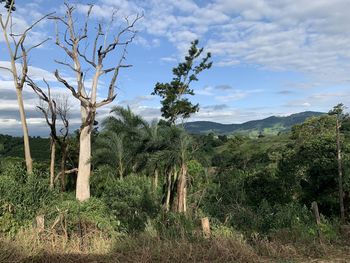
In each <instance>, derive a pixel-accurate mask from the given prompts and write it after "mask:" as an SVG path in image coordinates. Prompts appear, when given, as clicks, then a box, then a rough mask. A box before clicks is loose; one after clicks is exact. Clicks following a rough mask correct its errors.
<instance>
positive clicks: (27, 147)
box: [16, 88, 33, 174]
mask: <svg viewBox="0 0 350 263" xmlns="http://www.w3.org/2000/svg"><path fill="white" fill-rule="evenodd" d="M16 95H17V103H18V108H19V115H20V118H21V124H22V130H23V142H24V157H25V161H26V167H27V173H28V174H32V173H33V160H32V156H31V154H30V144H29V134H28V125H27V119H26V114H25V111H24V104H23V97H22V90H21V89H18V88H16Z"/></svg>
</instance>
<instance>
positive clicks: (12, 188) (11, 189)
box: [0, 160, 58, 231]
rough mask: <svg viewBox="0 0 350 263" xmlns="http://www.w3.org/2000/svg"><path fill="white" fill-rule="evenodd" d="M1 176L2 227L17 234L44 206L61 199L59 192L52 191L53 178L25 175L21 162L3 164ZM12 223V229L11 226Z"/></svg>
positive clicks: (0, 203) (42, 175) (0, 210)
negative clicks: (18, 229) (50, 179)
mask: <svg viewBox="0 0 350 263" xmlns="http://www.w3.org/2000/svg"><path fill="white" fill-rule="evenodd" d="M1 167H2V171H1V174H0V193H1V195H0V224H1V225H2V228H3V229H6V228H8V227H10V228H11V231H15V230H16V229H14V227H15V228H17V226H18V225H28V224H31V222H32V221H33V219H34V218H35V217H36V215H37V214H38V213H40V210H41V209H43V207H46V206H50V204H51V203H52V202H53V201H54V200H55V199H56V198H57V196H58V195H57V192H55V191H51V190H50V189H49V184H48V178H49V175H48V174H45V173H41V172H39V171H37V170H36V171H35V172H34V173H33V174H32V175H28V174H27V173H26V172H25V169H24V166H23V165H22V163H21V162H17V161H16V160H9V161H7V162H4V161H3V162H2V166H1ZM6 222H7V223H8V224H10V225H8V226H6V225H7V223H6Z"/></svg>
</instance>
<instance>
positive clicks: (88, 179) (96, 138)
mask: <svg viewBox="0 0 350 263" xmlns="http://www.w3.org/2000/svg"><path fill="white" fill-rule="evenodd" d="M0 4H1V5H2V6H3V7H5V9H6V14H2V16H1V17H0V25H1V30H2V34H3V36H4V39H5V45H6V50H7V55H6V56H5V57H6V58H7V59H8V61H9V62H10V63H8V64H7V66H6V67H3V66H1V67H0V68H1V69H2V70H3V71H8V73H9V75H10V76H11V78H12V81H13V84H14V87H13V92H14V93H16V96H17V99H18V100H17V101H18V109H19V112H20V116H21V127H22V129H23V136H22V137H13V136H10V135H0V262H106V263H107V262H281V263H282V262H349V261H347V260H349V259H350V248H349V241H350V224H349V221H350V178H349V173H350V166H349V161H350V118H349V115H348V114H347V111H346V109H347V108H346V106H345V105H343V104H342V103H339V104H337V105H334V107H333V108H330V109H329V112H328V113H324V114H321V113H317V116H314V117H310V118H307V119H306V120H305V121H303V122H301V123H299V124H295V125H293V126H291V128H289V127H288V129H286V130H283V131H282V132H273V133H272V134H264V132H262V131H261V132H259V133H253V134H249V133H244V132H241V133H227V134H218V133H215V132H205V133H198V132H194V131H193V129H192V130H191V129H187V128H186V121H187V120H188V119H189V118H190V117H191V116H192V115H193V114H195V113H196V112H198V110H199V109H200V107H201V105H199V104H195V103H193V102H192V100H191V99H192V98H193V97H194V96H196V95H195V92H194V90H193V89H192V85H193V83H195V82H196V81H198V80H199V78H200V76H202V75H205V74H206V73H207V72H209V71H210V70H211V69H212V66H213V60H212V55H211V53H209V52H208V53H206V51H205V49H204V48H201V47H200V44H199V41H198V40H193V41H192V42H191V46H190V48H189V50H188V51H187V53H186V55H185V57H184V58H183V60H182V62H180V63H179V64H178V65H177V66H176V67H174V68H173V69H172V75H173V78H172V79H171V80H170V81H169V82H158V83H155V85H154V91H153V93H152V94H153V95H154V96H159V98H160V101H161V109H160V110H161V114H162V118H161V119H160V120H155V121H153V122H149V121H146V120H145V119H144V118H143V117H142V116H140V115H138V114H136V113H135V112H134V110H133V109H132V108H131V107H122V106H120V105H117V104H113V107H112V108H111V111H110V112H109V114H108V116H107V117H106V118H104V119H103V120H102V121H97V119H96V116H97V113H98V111H99V110H100V108H101V107H103V106H105V105H108V104H110V105H112V103H113V101H114V100H115V98H116V97H117V93H116V91H115V85H116V81H117V80H118V77H119V73H120V74H123V73H124V70H132V69H129V67H130V65H128V64H126V56H127V52H126V50H127V48H128V46H129V45H130V44H131V43H132V41H133V39H134V37H135V34H136V30H134V25H135V24H136V23H138V22H139V20H141V19H142V17H143V15H142V14H139V15H136V16H134V17H132V18H129V19H127V20H126V22H125V23H126V24H125V27H123V28H121V29H120V30H119V31H118V32H116V33H115V34H116V36H117V37H110V38H108V37H106V35H108V29H106V30H107V31H104V30H105V29H104V28H102V26H100V25H99V27H98V28H97V32H95V33H96V34H95V35H94V36H93V37H91V35H88V33H87V32H88V30H89V29H90V28H89V19H90V15H91V12H92V10H93V6H92V5H91V6H89V7H88V8H87V12H86V14H84V16H83V17H85V19H86V20H81V21H85V22H83V23H82V24H76V23H77V22H76V21H77V17H79V14H76V12H75V11H76V10H75V8H74V5H71V4H70V3H68V2H65V14H64V15H63V16H58V15H57V14H48V15H45V16H44V17H40V18H39V19H38V20H37V21H36V22H34V23H33V24H32V25H30V26H29V27H28V28H27V29H26V30H25V31H24V32H20V33H19V34H13V33H12V19H11V17H12V15H13V13H15V12H17V10H18V9H19V8H20V5H19V4H17V3H15V1H14V0H8V1H0ZM80 15H81V14H80ZM76 16H77V17H76ZM44 20H53V21H55V22H56V23H57V25H58V26H57V30H61V31H63V32H65V33H63V34H58V33H57V34H56V39H54V40H53V41H54V42H55V45H56V47H57V48H58V49H60V50H61V51H62V52H63V53H64V54H65V55H66V57H67V58H68V59H66V60H62V61H57V67H58V69H57V70H56V71H55V73H54V77H55V78H56V81H57V82H58V83H60V84H61V85H62V89H66V90H68V92H69V96H71V97H72V98H73V99H75V101H76V102H77V103H79V105H80V115H81V116H80V117H81V123H80V126H79V127H80V128H79V129H77V130H72V128H71V126H70V125H71V123H70V119H69V116H70V113H71V112H70V110H71V109H70V107H69V105H68V99H67V98H65V97H55V96H54V95H52V94H51V87H50V83H49V82H48V81H46V80H45V79H44V80H37V79H35V78H32V76H31V75H30V71H29V70H28V68H29V67H30V66H28V54H29V53H30V52H31V51H32V50H33V49H37V48H39V46H40V45H42V44H44V42H46V40H45V41H44V42H40V43H30V42H29V43H27V41H26V37H27V35H30V33H31V30H32V29H33V28H35V27H36V26H38V24H40V23H42V22H43V21H44ZM78 26H80V27H81V28H80V29H79V30H78V29H77V27H78ZM91 30H92V29H91ZM57 32H58V31H57ZM85 41H87V42H88V43H90V45H89V46H88V47H87V48H86V49H85V50H84V48H82V47H81V46H82V45H83V44H82V43H83V42H85ZM108 41H110V42H108ZM0 44H2V43H0ZM116 50H118V52H115V51H116ZM90 54H92V55H91V57H90ZM86 66H89V68H90V69H91V70H90V71H88V72H86V71H84V69H83V68H85V67H86ZM63 68H64V69H65V70H63ZM67 70H69V71H70V72H71V73H72V75H73V76H74V77H67V75H66V74H64V73H63V72H66V71H67ZM169 70H171V69H169ZM3 71H1V72H3ZM119 71H120V72H119ZM89 74H91V75H89ZM89 77H92V79H93V80H92V81H91V82H88V81H86V78H89ZM101 79H102V80H103V82H104V84H106V97H105V98H103V99H101V100H100V96H101V95H100V94H99V93H101V92H102V91H101V90H99V89H100V88H101V87H100V85H99V84H98V83H99V81H101ZM89 85H90V86H89ZM88 86H89V87H88ZM0 88H1V87H0ZM23 90H29V91H30V92H32V93H33V94H34V95H35V96H37V98H38V101H39V100H40V104H38V106H37V110H38V112H40V114H42V118H44V119H45V122H46V125H47V130H48V131H49V136H48V137H46V138H44V137H39V136H30V132H29V131H28V125H27V122H26V121H27V120H26V115H25V111H26V109H25V108H24V106H23V101H24V99H23V97H22V93H23ZM98 94H99V95H98Z"/></svg>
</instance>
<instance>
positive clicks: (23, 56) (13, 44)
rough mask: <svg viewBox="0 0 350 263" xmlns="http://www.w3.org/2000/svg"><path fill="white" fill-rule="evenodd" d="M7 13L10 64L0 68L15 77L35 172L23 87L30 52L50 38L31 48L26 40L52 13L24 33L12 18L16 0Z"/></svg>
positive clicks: (1, 21) (1, 22)
mask: <svg viewBox="0 0 350 263" xmlns="http://www.w3.org/2000/svg"><path fill="white" fill-rule="evenodd" d="M6 5H7V10H8V11H7V14H6V16H3V15H2V14H0V26H1V29H2V33H3V36H4V39H5V44H6V48H7V51H8V55H9V60H10V66H9V67H0V69H3V70H6V71H9V72H10V73H11V75H12V77H13V82H14V87H15V89H16V95H17V103H18V108H19V113H20V118H21V124H22V129H23V140H24V155H25V161H26V167H27V172H28V173H32V172H33V161H32V157H31V153H30V144H29V134H28V125H27V120H26V114H25V111H24V104H23V94H22V93H23V87H24V84H25V80H26V77H27V75H28V54H29V53H30V52H31V51H32V50H33V49H35V48H37V47H39V46H40V45H42V44H43V43H44V42H46V41H47V40H48V39H45V40H44V41H41V42H40V43H37V44H34V45H32V46H30V47H29V48H26V47H25V41H26V39H27V36H28V34H29V33H30V32H31V31H32V30H33V28H34V27H35V26H36V25H37V24H39V23H40V22H41V21H43V20H45V19H46V18H47V17H48V16H50V15H52V14H48V15H45V16H43V17H41V18H40V19H38V20H36V21H35V22H34V23H32V24H31V25H30V26H29V27H28V28H26V29H25V30H24V31H23V32H22V33H19V34H18V33H16V34H15V33H14V32H13V20H12V11H13V10H14V8H13V7H14V0H12V1H7V2H6ZM19 63H20V64H21V66H20V68H18V67H17V64H19Z"/></svg>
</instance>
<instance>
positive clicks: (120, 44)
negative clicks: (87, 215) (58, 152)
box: [51, 2, 142, 201]
mask: <svg viewBox="0 0 350 263" xmlns="http://www.w3.org/2000/svg"><path fill="white" fill-rule="evenodd" d="M65 6H66V13H65V16H63V17H58V16H53V17H51V18H52V19H54V20H56V22H57V24H59V25H61V26H63V27H64V33H63V37H62V40H63V41H61V37H60V34H59V30H58V26H57V32H56V45H57V46H58V47H60V48H61V49H62V50H63V51H64V52H65V53H66V55H68V58H69V60H70V62H69V63H67V62H65V61H56V62H57V63H58V64H60V65H62V66H65V67H67V68H68V69H69V70H71V71H72V72H73V73H74V74H75V81H74V82H75V84H76V87H74V84H73V83H72V82H70V81H69V80H67V78H64V77H63V76H62V75H61V74H60V72H59V70H56V71H55V76H56V78H57V80H58V81H59V82H60V83H62V84H63V85H64V86H65V87H66V88H68V89H69V90H70V92H71V94H72V96H73V97H75V98H76V99H77V100H78V101H79V103H80V106H81V110H80V113H81V127H80V139H79V141H80V146H79V147H80V148H79V165H78V176H77V183H76V198H77V199H78V200H80V201H84V200H87V199H88V198H89V197H90V174H91V164H90V158H91V132H92V130H93V125H94V122H95V116H96V110H97V109H98V108H100V107H102V106H104V105H107V104H109V103H111V102H112V101H113V100H114V99H115V97H116V94H115V85H116V81H117V79H118V76H119V71H120V69H121V68H128V67H131V65H127V64H124V61H125V58H126V53H127V47H128V45H129V44H130V43H131V42H132V41H133V39H134V36H135V34H136V31H135V27H134V26H135V23H136V22H137V21H138V20H140V19H141V17H142V16H141V15H136V16H135V17H133V18H132V19H130V18H125V26H124V27H123V28H122V29H120V30H119V31H118V32H117V33H116V34H114V36H113V37H109V33H110V32H109V30H110V29H112V28H113V24H114V22H115V13H113V16H112V19H111V23H110V26H109V27H108V29H107V30H103V27H102V25H101V24H99V25H98V27H97V30H96V32H95V37H94V38H93V39H91V38H90V37H89V36H88V31H89V30H88V29H89V28H88V26H89V19H90V15H91V12H92V8H93V6H92V5H90V6H89V8H88V11H87V14H86V17H85V23H84V24H83V25H82V27H81V28H78V25H77V21H78V20H77V19H75V17H74V10H75V8H74V7H73V6H71V5H69V4H68V3H67V2H66V3H65ZM89 44H90V45H89ZM83 46H85V49H84V48H83ZM87 47H90V49H88V48H87ZM113 51H120V52H119V53H120V54H119V56H118V53H116V57H113V54H114V53H113ZM90 52H91V53H92V54H90V55H89V54H88V53H90ZM107 57H109V58H113V61H114V62H115V64H114V65H112V66H111V67H108V68H107V67H105V65H104V63H105V62H106V64H107V61H106V58H107ZM83 67H84V68H85V67H88V69H89V71H91V72H93V77H92V84H91V87H90V90H88V89H87V87H86V84H87V83H86V81H85V78H86V75H87V72H86V71H85V70H83ZM108 74H111V76H110V78H109V85H108V95H107V97H106V98H105V99H103V100H101V101H98V100H97V90H98V85H99V81H100V78H101V77H102V76H104V77H105V78H106V76H109V75H108Z"/></svg>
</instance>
